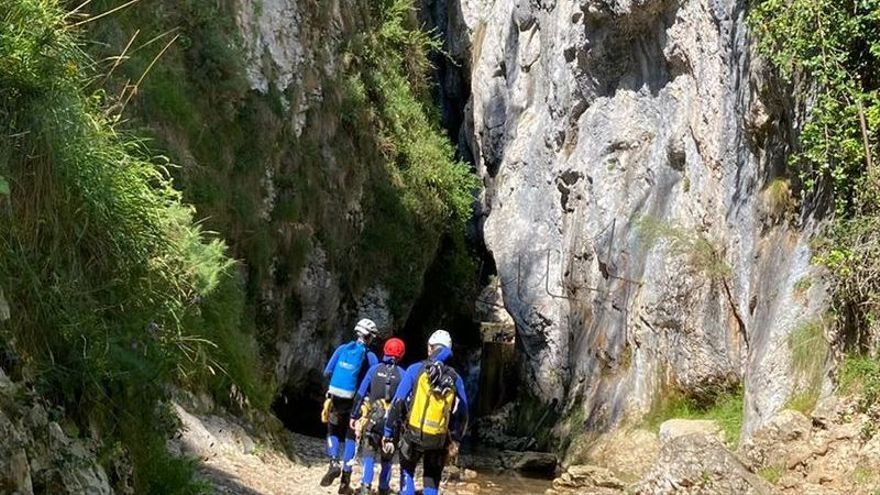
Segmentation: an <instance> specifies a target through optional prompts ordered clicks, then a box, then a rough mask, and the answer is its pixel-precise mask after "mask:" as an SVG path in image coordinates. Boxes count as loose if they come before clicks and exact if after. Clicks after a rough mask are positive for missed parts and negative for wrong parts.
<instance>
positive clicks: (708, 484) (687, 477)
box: [635, 433, 774, 495]
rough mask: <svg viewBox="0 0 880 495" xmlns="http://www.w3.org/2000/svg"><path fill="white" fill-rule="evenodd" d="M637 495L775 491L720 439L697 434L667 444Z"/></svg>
mask: <svg viewBox="0 0 880 495" xmlns="http://www.w3.org/2000/svg"><path fill="white" fill-rule="evenodd" d="M635 493H638V494H642V495H666V494H673V493H691V494H713V495H764V494H771V493H774V491H773V487H772V486H771V485H770V484H769V483H767V482H766V481H765V480H763V479H761V478H760V477H758V476H757V475H755V474H754V473H753V472H752V471H750V470H749V469H748V468H747V467H746V466H745V465H744V464H743V463H742V462H741V461H740V460H739V459H738V458H737V457H736V456H735V455H734V454H733V453H732V452H730V451H729V450H728V449H727V448H726V447H725V446H724V444H723V443H721V441H719V440H718V439H717V438H716V437H714V436H711V435H705V434H701V433H693V434H689V435H682V436H678V437H676V438H672V439H670V440H669V441H667V442H666V443H664V444H663V447H662V448H661V450H660V457H659V459H658V460H657V463H656V464H655V465H654V466H653V467H652V468H651V470H650V471H649V472H648V473H647V474H646V475H645V476H644V477H643V478H642V480H641V481H640V482H639V483H638V485H637V486H636V487H635Z"/></svg>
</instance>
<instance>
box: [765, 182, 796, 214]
mask: <svg viewBox="0 0 880 495" xmlns="http://www.w3.org/2000/svg"><path fill="white" fill-rule="evenodd" d="M763 195H764V202H765V204H766V206H767V210H768V211H769V212H770V213H772V214H773V215H777V216H781V215H785V214H787V213H788V212H790V211H793V210H794V206H795V204H794V198H792V195H791V181H790V180H789V179H785V178H782V177H777V178H775V179H773V180H772V181H770V183H769V184H767V186H766V187H765V188H764V191H763Z"/></svg>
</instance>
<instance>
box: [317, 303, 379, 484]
mask: <svg viewBox="0 0 880 495" xmlns="http://www.w3.org/2000/svg"><path fill="white" fill-rule="evenodd" d="M355 333H356V334H357V336H358V337H357V339H356V340H353V341H351V342H348V343H345V344H342V345H340V346H339V347H337V348H336V351H334V353H333V356H332V357H331V358H330V360H329V361H328V362H327V366H326V367H325V368H324V376H325V377H327V378H329V385H328V387H327V401H328V402H327V403H325V411H327V412H326V414H325V413H322V416H326V420H327V456H328V457H329V458H330V467H329V468H328V469H327V473H326V474H325V475H324V477H323V478H322V479H321V486H330V485H331V484H332V483H333V481H334V480H335V479H336V478H337V477H338V476H339V475H340V474H341V475H342V483H341V486H340V488H339V492H340V493H347V492H348V491H349V490H350V489H349V488H348V485H349V480H350V478H351V461H352V459H353V458H354V454H355V450H356V449H355V432H354V430H353V429H351V428H349V419H350V416H351V411H352V407H353V405H354V397H355V394H356V393H357V385H358V383H359V382H360V379H361V377H362V376H363V374H364V373H365V372H366V370H368V369H369V368H370V367H372V366H374V365H375V364H376V363H377V362H378V359H376V355H375V354H373V352H372V351H370V349H369V344H370V342H372V340H373V338H375V336H376V333H377V330H376V324H375V323H373V322H372V321H370V320H368V319H363V320H360V321H359V322H358V323H357V325H356V326H355ZM343 437H344V438H345V444H344V449H343V453H342V454H343V462H342V465H340V462H339V461H340V460H339V454H340V452H339V450H340V449H339V447H340V442H341V441H342V438H343Z"/></svg>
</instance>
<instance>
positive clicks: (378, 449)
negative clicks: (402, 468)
mask: <svg viewBox="0 0 880 495" xmlns="http://www.w3.org/2000/svg"><path fill="white" fill-rule="evenodd" d="M404 373H406V372H405V371H404V369H403V368H401V367H400V366H398V365H397V363H396V362H395V360H394V358H391V357H388V356H383V357H382V362H381V363H379V364H376V365H374V366H373V367H371V368H370V369H369V371H367V375H366V376H365V377H364V379H363V381H361V386H360V388H358V393H357V395H356V396H355V398H354V409H353V410H352V412H351V418H352V419H354V420H357V419H358V418H360V414H361V405H362V404H363V402H364V399H365V398H366V399H369V403H370V412H369V413H368V415H367V423H368V424H367V429H366V431H364V438H363V439H362V442H363V443H362V446H363V449H362V450H361V452H362V453H363V464H364V475H363V480H362V481H361V483H362V486H366V487H369V486H372V484H373V474H374V473H373V468H374V467H375V463H376V455H377V454H378V455H379V456H380V459H381V464H382V468H381V470H380V472H379V493H386V492H388V490H390V488H391V460H392V458H393V456H394V455H393V453H392V454H386V453H384V452H383V451H382V434H383V429H384V428H385V419H386V418H385V408H384V407H383V406H382V401H383V400H387V401H389V402H390V401H392V400H393V398H394V394H395V393H396V392H397V389H398V387H399V386H400V382H401V380H403V375H404Z"/></svg>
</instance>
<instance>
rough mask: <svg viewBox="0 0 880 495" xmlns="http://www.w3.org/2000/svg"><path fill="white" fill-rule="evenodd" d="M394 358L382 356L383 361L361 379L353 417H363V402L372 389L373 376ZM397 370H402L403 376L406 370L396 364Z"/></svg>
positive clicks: (355, 398)
mask: <svg viewBox="0 0 880 495" xmlns="http://www.w3.org/2000/svg"><path fill="white" fill-rule="evenodd" d="M393 362H394V361H393V358H390V357H388V356H382V362H381V363H376V364H374V365H373V366H371V367H370V369H369V370H367V375H366V376H365V377H364V379H363V380H361V386H360V387H358V391H357V395H355V396H354V407H353V408H352V410H351V419H358V418H360V417H361V403H363V401H364V397H366V396H367V395H368V391H369V390H370V385H372V383H373V377H375V376H376V371H378V369H379V367H380V366H382V364H383V363H384V364H390V363H393ZM395 367H396V368H397V371H398V372H400V376H403V375H404V373H406V371H404V369H403V368H402V367H400V366H395Z"/></svg>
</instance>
